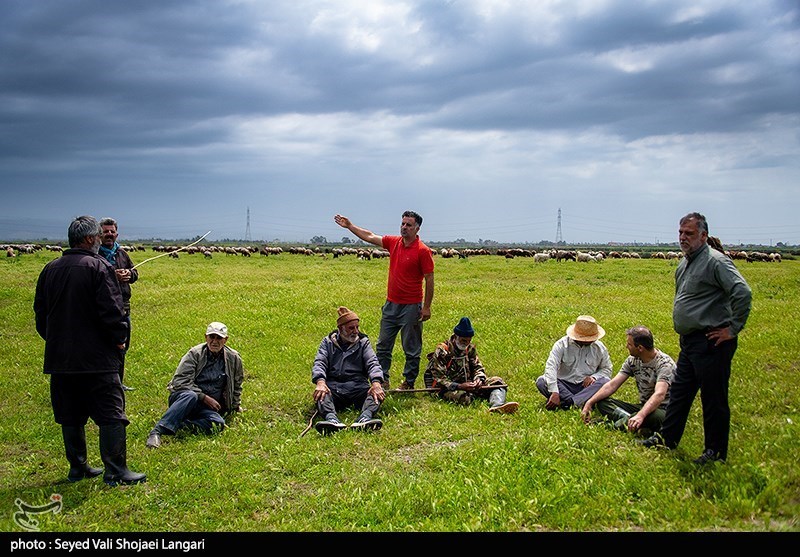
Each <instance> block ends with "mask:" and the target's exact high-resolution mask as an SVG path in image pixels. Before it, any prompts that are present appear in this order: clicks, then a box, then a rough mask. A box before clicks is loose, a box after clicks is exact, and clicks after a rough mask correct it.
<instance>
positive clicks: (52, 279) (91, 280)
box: [33, 216, 145, 485]
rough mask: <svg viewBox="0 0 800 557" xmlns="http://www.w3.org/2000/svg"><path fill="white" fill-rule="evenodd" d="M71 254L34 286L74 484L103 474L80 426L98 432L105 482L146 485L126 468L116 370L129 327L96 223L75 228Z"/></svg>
mask: <svg viewBox="0 0 800 557" xmlns="http://www.w3.org/2000/svg"><path fill="white" fill-rule="evenodd" d="M68 236H69V246H70V249H68V250H66V251H64V253H63V254H62V256H61V257H60V258H58V259H55V260H53V261H51V262H50V263H48V264H47V265H45V267H44V269H42V272H41V273H40V275H39V279H38V281H37V283H36V294H35V298H34V303H33V310H34V313H35V314H36V331H37V332H38V333H39V335H40V336H41V337H42V338H43V339H44V341H45V348H44V373H46V374H48V375H50V401H51V404H52V407H53V414H54V417H55V421H56V423H58V424H61V431H62V436H63V438H64V449H65V451H66V456H67V460H68V461H69V464H70V469H69V475H68V476H67V479H68V480H69V481H71V482H76V481H79V480H82V479H83V478H91V477H94V476H98V475H100V473H102V472H103V470H100V469H98V468H93V467H91V466H89V465H88V463H87V457H86V434H85V426H86V422H87V421H88V419H89V418H92V420H93V421H94V422H95V423H96V424H97V425H98V427H99V428H100V456H101V458H102V460H103V464H104V465H105V473H104V474H103V480H104V481H105V482H106V483H107V484H109V485H118V484H120V483H122V484H132V483H138V482H142V481H144V480H145V475H144V474H139V473H136V472H132V471H131V470H129V469H128V466H127V447H126V432H125V428H126V426H127V425H128V424H129V423H130V422H129V421H128V418H127V416H126V415H125V393H124V392H123V391H122V384H121V382H120V376H119V370H120V366H121V365H122V360H123V354H124V350H125V339H126V338H127V335H128V325H127V321H126V318H125V311H124V309H123V303H122V294H121V293H120V289H119V284H118V282H117V279H116V277H115V276H114V269H113V267H111V265H110V264H109V263H108V262H107V261H106V260H105V259H103V258H102V257H99V256H98V251H99V249H100V238H101V232H100V225H99V224H98V223H97V220H95V219H94V217H90V216H82V217H78V218H76V219H75V220H73V221H72V223H71V224H70V226H69V230H68Z"/></svg>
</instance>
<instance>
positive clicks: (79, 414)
mask: <svg viewBox="0 0 800 557" xmlns="http://www.w3.org/2000/svg"><path fill="white" fill-rule="evenodd" d="M50 403H51V404H52V406H53V416H54V417H55V421H56V423H57V424H61V425H66V426H84V425H86V422H88V421H89V418H91V419H92V421H93V422H94V423H96V424H97V425H98V426H101V425H111V424H113V423H115V422H122V423H123V424H125V425H128V424H129V423H130V422H129V421H128V417H127V416H126V415H125V393H124V392H123V391H122V384H121V383H120V381H119V375H117V374H116V373H113V372H112V373H53V374H51V375H50Z"/></svg>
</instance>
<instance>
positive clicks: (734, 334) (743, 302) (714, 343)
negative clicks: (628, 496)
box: [641, 213, 752, 465]
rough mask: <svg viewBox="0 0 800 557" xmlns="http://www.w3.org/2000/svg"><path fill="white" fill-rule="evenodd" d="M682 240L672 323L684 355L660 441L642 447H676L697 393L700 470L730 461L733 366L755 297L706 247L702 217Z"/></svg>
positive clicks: (688, 222) (690, 223) (692, 217)
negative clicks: (701, 438)
mask: <svg viewBox="0 0 800 557" xmlns="http://www.w3.org/2000/svg"><path fill="white" fill-rule="evenodd" d="M678 239H679V241H680V246H681V251H682V252H683V254H684V256H685V257H684V258H683V259H682V260H681V262H680V263H679V264H678V268H677V269H676V270H675V302H674V305H673V310H672V321H673V326H674V328H675V332H676V333H678V334H679V335H680V347H681V351H680V354H679V356H678V362H677V367H676V370H675V377H674V379H673V382H672V385H671V387H670V400H669V404H668V405H667V414H666V417H665V418H664V424H663V426H662V428H661V435H658V434H654V435H653V436H651V437H649V438H647V439H645V440H644V441H642V443H641V444H642V445H644V446H645V447H658V446H666V447H667V448H670V449H674V448H675V447H677V446H678V443H679V442H680V440H681V437H682V436H683V431H684V429H685V428H686V421H687V419H688V417H689V411H690V410H691V408H692V403H693V402H694V398H695V396H696V395H697V391H698V390H699V391H700V400H701V401H702V403H703V430H704V434H705V449H704V450H703V454H701V455H700V456H699V457H698V458H696V459H695V460H694V462H695V464H700V465H702V464H707V463H710V462H714V461H724V460H725V459H726V458H727V457H728V437H729V434H730V422H731V411H730V407H729V405H728V383H729V380H730V376H731V362H732V361H733V355H734V353H735V352H736V347H737V339H738V335H739V333H740V332H741V331H742V329H744V326H745V323H746V322H747V318H748V316H749V315H750V307H751V301H752V291H751V290H750V286H748V284H747V282H746V281H745V280H744V277H742V275H741V273H739V270H738V269H737V268H736V266H735V265H734V264H733V261H732V260H731V258H730V257H728V256H727V255H725V254H724V253H721V252H720V251H718V250H716V249H711V247H710V246H709V245H708V243H707V242H708V222H707V221H706V218H705V217H704V216H703V215H701V214H700V213H689V214H688V215H686V216H685V217H683V218H682V219H681V220H680V226H679V228H678Z"/></svg>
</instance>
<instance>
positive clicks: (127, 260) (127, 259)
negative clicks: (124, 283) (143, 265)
mask: <svg viewBox="0 0 800 557" xmlns="http://www.w3.org/2000/svg"><path fill="white" fill-rule="evenodd" d="M117 253H122V254H124V261H123V262H122V268H123V269H130V271H131V280H129V281H128V283H129V284H133V283H134V282H136V281H137V280H139V269H134V268H133V267H134V265H133V261H131V256H130V255H128V252H127V251H125V250H119V251H118V252H117Z"/></svg>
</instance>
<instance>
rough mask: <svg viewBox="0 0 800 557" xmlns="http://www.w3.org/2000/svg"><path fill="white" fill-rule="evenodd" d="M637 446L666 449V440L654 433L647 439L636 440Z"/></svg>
mask: <svg viewBox="0 0 800 557" xmlns="http://www.w3.org/2000/svg"><path fill="white" fill-rule="evenodd" d="M636 444H637V445H641V446H642V447H644V448H646V449H659V448H666V446H667V445H666V444H665V443H664V438H663V437H661V435H659V434H658V433H654V434H653V435H651V436H650V437H648V438H647V439H636Z"/></svg>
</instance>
